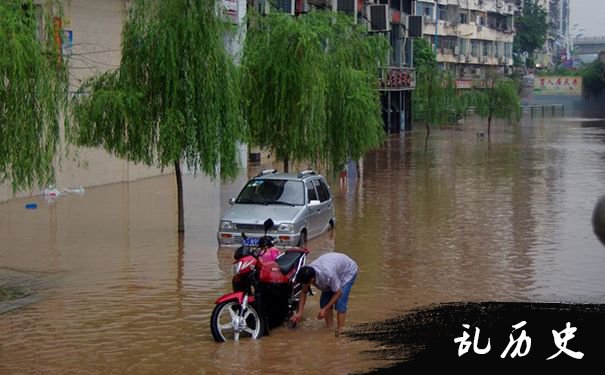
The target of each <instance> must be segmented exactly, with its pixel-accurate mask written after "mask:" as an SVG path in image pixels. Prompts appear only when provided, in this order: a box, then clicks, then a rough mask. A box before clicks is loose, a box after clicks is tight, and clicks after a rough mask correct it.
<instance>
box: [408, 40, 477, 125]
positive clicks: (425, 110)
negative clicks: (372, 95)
mask: <svg viewBox="0 0 605 375" xmlns="http://www.w3.org/2000/svg"><path fill="white" fill-rule="evenodd" d="M414 65H415V67H416V89H415V90H414V93H413V95H412V113H413V115H414V119H415V120H417V121H424V122H425V124H426V125H427V130H428V126H429V125H441V124H447V123H452V122H454V121H456V120H457V119H458V118H460V117H461V116H462V114H463V113H464V111H465V110H466V108H467V105H466V100H465V97H464V96H463V95H462V94H459V93H458V92H457V90H456V80H455V78H454V76H453V75H452V74H450V73H449V72H446V71H444V70H442V69H439V67H438V65H437V57H436V55H435V53H434V52H433V50H432V48H431V46H430V44H429V43H428V42H427V41H425V40H424V39H416V40H415V41H414Z"/></svg>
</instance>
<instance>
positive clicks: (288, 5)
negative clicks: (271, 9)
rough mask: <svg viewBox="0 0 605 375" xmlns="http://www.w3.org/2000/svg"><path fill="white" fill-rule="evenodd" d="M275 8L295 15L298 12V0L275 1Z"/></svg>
mask: <svg viewBox="0 0 605 375" xmlns="http://www.w3.org/2000/svg"><path fill="white" fill-rule="evenodd" d="M273 4H274V5H275V7H276V8H277V9H278V10H279V11H281V12H284V13H290V14H291V15H294V14H295V12H296V0H275V2H274V3H273Z"/></svg>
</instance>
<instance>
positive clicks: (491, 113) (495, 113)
mask: <svg viewBox="0 0 605 375" xmlns="http://www.w3.org/2000/svg"><path fill="white" fill-rule="evenodd" d="M475 87H481V88H479V89H476V90H474V91H473V92H472V94H471V98H472V99H471V100H472V103H473V105H474V106H475V108H476V112H477V114H478V115H479V116H480V117H482V118H487V137H488V139H489V137H490V133H491V125H492V119H494V118H499V119H508V120H510V121H519V119H520V118H521V99H520V98H519V87H518V85H517V83H516V82H515V81H513V80H511V79H509V78H502V77H499V76H496V75H488V76H487V77H486V78H485V79H484V80H482V81H479V82H478V83H477V84H475Z"/></svg>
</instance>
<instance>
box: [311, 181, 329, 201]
mask: <svg viewBox="0 0 605 375" xmlns="http://www.w3.org/2000/svg"><path fill="white" fill-rule="evenodd" d="M313 184H314V185H315V188H316V189H317V195H318V197H319V201H320V202H325V201H327V200H328V199H330V193H329V192H328V188H327V186H326V184H324V182H323V181H321V180H319V179H317V180H313Z"/></svg>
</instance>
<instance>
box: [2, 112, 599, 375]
mask: <svg viewBox="0 0 605 375" xmlns="http://www.w3.org/2000/svg"><path fill="white" fill-rule="evenodd" d="M527 121H529V120H527ZM527 121H526V122H524V123H522V124H521V125H519V126H514V127H512V126H508V125H506V124H497V125H496V126H495V127H494V129H493V133H492V137H491V138H492V140H491V143H489V144H488V142H487V139H483V138H478V137H477V136H476V133H477V131H478V130H480V129H482V127H481V128H480V127H479V126H478V125H472V124H471V125H466V126H464V127H460V128H452V129H443V130H439V131H434V132H432V134H431V137H430V139H429V141H428V144H427V145H426V147H425V143H424V133H423V131H422V130H421V129H419V130H418V131H417V132H414V133H413V134H407V135H405V136H404V135H401V136H399V135H397V136H391V137H389V138H388V140H387V142H386V143H385V146H384V147H383V148H382V149H380V150H377V151H375V152H372V153H370V154H368V155H367V156H366V157H365V158H364V159H363V160H362V161H360V162H359V165H358V166H356V165H355V164H351V165H349V166H348V167H347V169H346V173H344V172H343V173H340V174H338V175H336V176H334V178H333V180H332V181H331V186H332V190H333V191H334V193H335V195H336V209H337V214H336V215H337V227H336V230H335V231H334V232H330V233H328V234H326V235H324V236H322V237H320V238H318V239H316V240H313V241H310V243H309V247H310V248H311V250H312V253H311V255H310V260H313V259H314V258H316V257H317V256H319V255H320V254H322V253H325V252H327V251H333V250H334V249H338V250H339V251H343V252H346V253H348V254H349V255H351V256H352V257H353V258H354V259H356V260H357V261H358V263H359V265H360V274H359V277H358V279H357V282H356V284H355V287H354V288H353V290H352V293H351V299H350V302H349V306H350V313H349V314H348V315H349V316H348V324H356V323H362V322H368V321H374V320H379V319H384V318H387V317H390V316H393V315H394V314H397V313H400V312H402V311H408V310H410V309H413V308H415V307H418V306H424V305H429V304H435V303H440V302H452V301H486V300H489V301H585V302H600V303H603V301H604V300H605V297H604V296H605V293H604V292H603V290H605V273H603V272H602V269H603V267H604V266H605V249H603V248H602V246H601V245H600V243H599V242H598V241H597V239H596V238H595V236H594V234H593V233H592V228H591V226H590V217H591V213H592V208H593V206H594V204H595V202H596V199H597V197H598V196H600V195H602V194H603V193H604V186H605V163H603V160H604V158H605V127H604V126H603V124H602V123H599V122H592V121H591V122H584V121H581V120H580V119H578V120H576V119H573V120H570V119H546V120H543V119H541V118H537V119H534V122H527ZM481 126H483V125H481ZM262 167H264V166H260V167H259V168H262ZM248 173H249V172H248V171H244V172H242V174H241V177H240V178H239V179H238V180H236V181H235V182H233V183H220V182H217V181H211V180H208V179H205V178H202V177H198V178H194V177H193V176H186V178H185V185H186V186H185V194H186V197H185V210H186V212H185V221H186V224H187V230H186V233H185V235H184V236H183V237H182V238H179V236H178V235H177V234H176V232H175V228H176V222H177V217H176V211H175V207H176V202H175V201H176V191H175V186H174V178H173V176H165V177H159V178H153V179H147V180H143V181H139V182H136V183H131V184H117V185H110V186H103V187H98V188H90V189H87V190H86V193H85V194H84V195H83V196H77V195H67V196H65V197H62V198H59V199H58V200H57V201H56V202H54V203H52V204H48V203H47V202H46V201H45V200H44V198H42V197H34V198H31V199H25V200H16V201H12V202H8V203H5V204H1V205H0V282H2V283H3V285H10V284H11V283H12V284H13V285H25V286H26V287H27V288H28V289H29V290H32V291H34V292H35V296H36V298H35V299H31V300H28V301H26V303H28V304H27V305H26V306H25V307H23V308H20V309H13V310H10V311H7V312H5V313H4V314H2V315H0V332H2V340H0V373H33V372H35V373H40V372H41V373H70V372H77V373H80V372H91V373H104V372H128V373H218V372H220V373H230V372H235V371H236V370H240V369H243V368H245V369H249V370H250V371H251V372H253V373H258V372H261V369H262V372H273V371H275V372H277V371H280V372H283V371H288V372H290V373H291V372H294V373H303V372H311V373H317V372H320V371H322V372H329V373H335V374H340V373H349V372H352V371H361V370H364V369H367V368H369V367H371V366H377V365H379V363H376V362H370V361H368V357H367V356H366V355H364V354H360V353H361V352H362V351H363V350H365V349H367V348H368V347H369V344H367V343H360V342H354V343H352V342H348V341H347V340H345V339H338V340H337V339H335V338H334V337H333V334H332V332H329V331H327V330H325V329H323V327H322V324H321V322H318V321H316V320H315V319H314V316H315V315H316V313H317V309H318V307H317V300H318V297H317V296H315V297H311V299H310V301H309V304H310V305H309V308H308V309H307V310H306V314H305V315H306V318H307V319H306V320H305V321H304V322H303V323H302V325H301V326H300V327H299V328H298V329H296V330H290V329H287V328H279V329H277V330H275V331H273V332H272V334H271V336H270V337H267V338H263V339H261V340H258V341H256V342H241V343H224V344H215V343H214V342H213V341H212V337H211V335H210V329H209V320H210V313H211V311H212V308H213V306H214V301H215V300H216V298H217V297H219V296H220V295H222V294H223V293H225V292H227V291H228V290H229V288H230V278H231V267H230V264H231V255H232V254H231V251H225V250H217V246H216V238H215V235H216V229H217V224H218V220H219V218H220V215H221V213H222V212H223V211H224V210H225V209H226V208H227V206H228V205H227V200H228V199H229V198H230V197H232V196H235V195H236V194H237V192H238V191H239V189H240V188H241V186H242V185H243V184H244V183H245V181H246V179H247V177H248ZM29 202H36V203H38V209H36V210H26V209H25V208H24V206H25V204H26V203H29ZM3 307H4V310H2V308H3ZM5 310H8V309H6V303H5V302H0V311H5Z"/></svg>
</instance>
